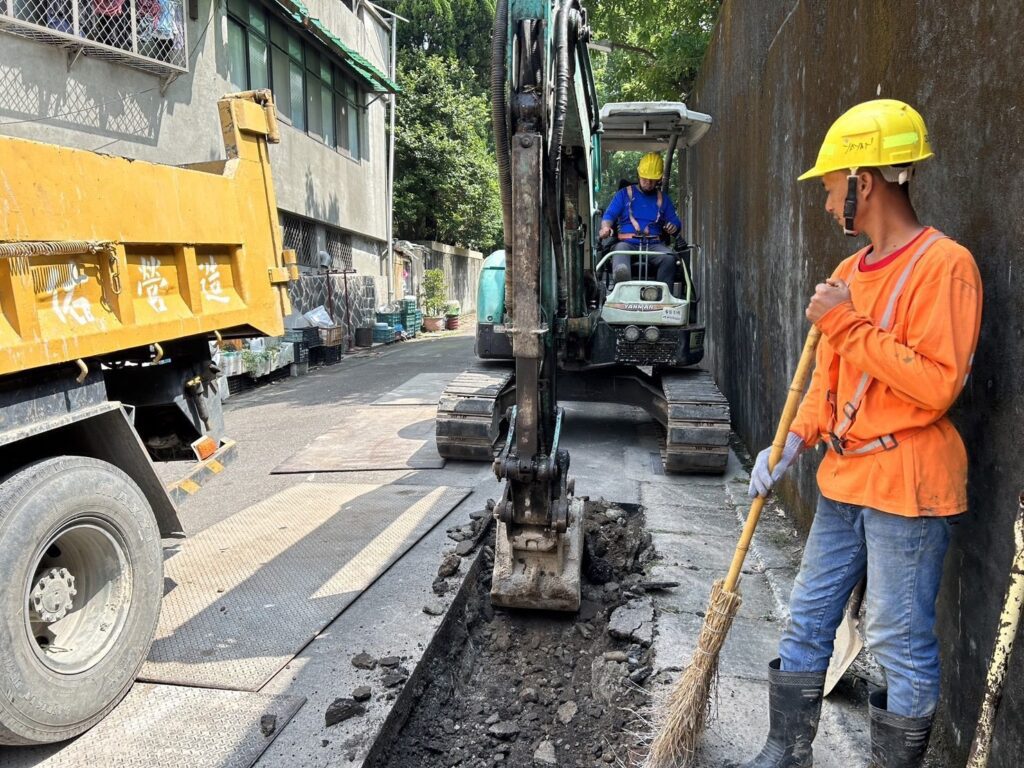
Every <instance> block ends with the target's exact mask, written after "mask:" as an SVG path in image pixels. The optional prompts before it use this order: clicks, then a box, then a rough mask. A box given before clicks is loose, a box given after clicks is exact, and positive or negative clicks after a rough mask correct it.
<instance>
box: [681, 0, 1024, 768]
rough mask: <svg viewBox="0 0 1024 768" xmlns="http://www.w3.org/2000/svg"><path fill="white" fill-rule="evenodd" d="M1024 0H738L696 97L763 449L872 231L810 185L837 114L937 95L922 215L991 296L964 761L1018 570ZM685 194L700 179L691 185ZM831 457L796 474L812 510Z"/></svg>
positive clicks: (966, 575) (955, 697)
mask: <svg viewBox="0 0 1024 768" xmlns="http://www.w3.org/2000/svg"><path fill="white" fill-rule="evenodd" d="M1022 28H1024V7H1022V5H1021V4H1020V2H1018V0H992V1H991V2H980V1H975V2H968V1H966V0H957V1H956V2H947V3H926V2H910V1H909V0H818V1H817V2H807V1H806V0H804V1H800V0H764V2H760V3H757V4H756V8H755V7H754V4H752V3H748V2H740V1H738V0H726V1H725V2H724V4H723V7H722V11H721V16H720V18H719V22H718V25H717V27H716V29H715V30H714V33H713V40H712V43H711V47H710V50H709V52H708V55H707V58H706V60H705V62H704V67H703V72H702V75H701V78H700V80H699V82H698V84H697V87H696V89H695V92H694V94H693V95H692V96H691V97H690V99H689V102H690V105H691V106H692V107H694V108H695V109H698V110H700V111H702V112H708V113H710V114H711V115H712V116H713V118H714V120H715V125H714V128H713V129H712V131H711V133H710V134H709V135H708V137H707V138H706V139H705V140H704V141H703V143H701V144H699V145H698V146H697V147H696V149H695V151H694V152H693V153H691V156H690V158H689V160H688V168H687V169H686V170H687V173H686V175H685V178H686V181H685V182H684V183H685V184H686V185H687V186H688V187H689V188H690V190H691V191H692V192H693V194H694V199H695V220H694V222H693V227H694V240H695V241H696V242H698V243H700V244H702V245H703V246H704V248H705V252H704V253H705V258H704V259H703V262H702V266H701V269H700V274H701V275H702V286H703V293H704V308H705V312H706V314H707V323H708V330H709V333H708V348H709V355H708V360H709V363H710V365H711V367H712V369H713V370H714V372H715V374H716V376H717V378H718V380H719V382H720V383H721V385H722V386H723V389H724V390H725V391H726V393H727V394H728V396H729V399H730V401H731V403H732V407H733V414H734V419H735V427H736V429H737V431H738V432H739V433H740V435H741V436H742V437H743V439H744V440H745V441H746V442H747V444H748V446H750V447H751V448H752V449H756V448H760V447H761V446H763V445H765V444H767V442H768V441H769V440H770V439H771V434H772V432H773V431H774V425H775V420H776V419H777V416H778V413H779V411H780V410H781V406H782V403H783V401H784V399H785V394H786V386H787V383H788V380H789V377H790V376H791V375H792V373H793V369H794V367H795V361H796V358H797V355H798V353H799V349H800V346H801V343H802V339H803V336H804V334H805V333H806V331H807V327H808V325H807V322H806V321H805V319H804V317H803V309H804V306H805V305H806V302H807V298H808V297H809V295H810V293H811V291H812V290H813V286H814V284H815V283H816V282H818V281H819V280H821V279H822V278H824V277H826V276H827V275H828V274H829V273H830V272H831V270H832V268H833V267H834V266H835V265H836V263H838V261H839V260H840V259H842V258H843V257H844V256H845V255H847V254H848V253H850V252H852V251H853V250H855V249H856V248H857V247H859V245H860V243H859V242H853V241H851V240H849V239H847V238H844V237H843V235H842V234H841V233H839V232H838V231H837V230H836V228H835V225H834V223H833V222H832V221H831V220H830V218H829V217H828V216H827V215H826V214H825V213H824V210H823V204H824V198H823V195H822V190H821V187H820V184H818V183H817V182H805V183H800V184H798V183H797V182H796V177H797V176H798V175H799V174H800V173H801V172H802V171H803V170H805V169H806V168H808V167H810V166H811V165H812V164H813V162H814V158H815V155H816V153H817V148H818V145H819V143H820V141H821V139H822V137H823V136H824V133H825V130H826V129H827V128H828V126H829V124H830V123H831V122H832V120H834V119H835V118H836V117H837V116H838V115H839V114H841V113H842V112H843V111H844V110H845V109H846V108H848V107H849V106H852V105H853V104H855V103H857V102H860V101H864V100H867V99H870V98H874V97H876V96H877V95H879V94H880V95H882V96H885V97H892V98H899V99H904V100H906V101H909V102H911V103H912V104H914V105H915V106H917V107H918V109H920V111H921V112H922V113H923V114H924V116H925V119H926V120H927V122H928V125H929V129H930V132H931V142H932V145H933V147H934V149H935V152H936V155H937V157H936V158H935V159H933V160H930V161H929V162H928V163H927V164H926V165H925V166H923V167H922V172H921V173H920V174H919V176H918V178H917V180H916V181H915V183H914V185H913V187H912V197H913V199H914V201H915V204H916V206H917V208H918V211H919V213H920V214H921V217H922V219H923V221H925V222H926V223H929V224H933V225H935V226H937V227H939V228H940V229H942V230H944V231H945V232H946V233H947V234H949V235H950V236H952V237H953V238H955V239H956V240H958V241H960V242H961V243H963V244H965V245H966V246H967V247H968V248H970V249H971V251H972V252H973V253H974V255H975V257H976V259H977V261H978V264H979V266H980V268H981V273H982V277H983V279H984V284H985V315H984V320H983V328H982V337H981V342H980V345H979V348H978V355H977V359H976V364H975V369H974V374H973V375H972V377H971V379H970V381H969V383H968V385H967V388H966V390H965V391H964V394H963V395H962V396H961V398H960V401H959V403H958V404H957V406H956V407H955V410H954V418H955V421H956V423H957V425H958V427H959V428H960V430H961V432H962V434H963V435H964V438H965V441H966V443H967V447H968V452H969V455H970V462H971V463H970V502H971V512H970V513H969V514H968V515H966V516H964V519H963V520H962V521H961V522H960V524H959V525H957V526H956V527H955V528H954V534H953V544H952V547H951V550H950V555H949V558H948V560H947V570H946V576H945V581H944V582H943V589H942V594H941V597H940V606H939V609H940V627H939V632H940V636H941V642H942V651H943V663H944V666H943V669H944V680H943V693H944V699H943V704H942V707H941V709H942V711H941V713H940V718H939V725H938V733H937V737H938V738H939V739H940V742H941V745H940V751H941V752H944V753H945V754H946V755H947V756H948V758H949V761H950V764H953V765H956V764H959V765H962V764H963V760H964V758H965V756H966V750H967V748H968V746H969V744H970V740H971V738H972V736H973V731H974V720H975V718H976V716H977V712H978V707H979V703H980V700H981V695H982V686H983V681H984V669H985V666H986V664H987V660H988V657H989V654H990V652H991V648H992V642H993V638H994V635H995V628H996V623H997V619H998V615H999V610H1000V606H1001V602H1002V595H1003V590H1004V588H1005V585H1006V580H1007V569H1008V567H1009V562H1010V557H1011V549H1012V545H1013V536H1012V533H1011V525H1012V520H1013V517H1014V515H1015V514H1016V510H1017V494H1018V491H1020V489H1021V488H1022V487H1024V460H1022V455H1024V454H1022V451H1021V449H1020V444H1019V441H1020V438H1021V434H1022V431H1024V425H1022V415H1024V385H1022V383H1021V376H1020V374H1019V373H1018V372H1019V370H1020V369H1021V367H1022V364H1024V344H1022V343H1021V340H1022V339H1024V315H1022V313H1021V311H1020V309H1019V307H1020V304H1021V299H1020V293H1019V292H1020V291H1021V290H1022V281H1021V274H1022V267H1024V257H1022V255H1021V245H1020V244H1021V242H1022V241H1024V217H1022V216H1021V213H1020V212H1021V210H1022V209H1024V174H1021V172H1020V167H1021V157H1022V150H1024V128H1022V120H1021V110H1022V109H1024V64H1022V62H1024V38H1022V37H1021V35H1020V30H1021V29H1022ZM680 197H683V195H680ZM814 464H816V461H813V462H812V461H811V460H806V459H805V460H804V462H803V465H802V467H801V471H800V472H799V473H798V474H797V475H796V477H795V478H794V479H793V481H791V482H789V483H788V484H787V486H786V487H785V488H784V493H785V494H786V496H787V497H788V500H789V501H790V502H791V503H792V505H793V506H795V507H796V508H798V509H799V510H800V513H801V522H802V524H803V525H804V526H806V525H807V524H808V523H809V520H810V514H811V510H812V509H813V503H814V498H815V485H814V478H813V470H814V466H813V465H814ZM1022 707H1024V650H1020V649H1018V653H1017V654H1016V656H1015V658H1014V659H1013V662H1012V664H1011V668H1010V673H1009V682H1008V686H1007V691H1006V696H1005V698H1004V700H1003V703H1002V709H1001V713H1000V718H999V721H998V723H997V728H996V742H995V748H994V753H993V757H992V760H991V762H990V765H991V766H993V768H994V767H995V766H1016V765H1017V764H1018V763H1019V758H1018V757H1017V755H1019V754H1020V752H1021V750H1022V749H1024V722H1022V715H1021V712H1022Z"/></svg>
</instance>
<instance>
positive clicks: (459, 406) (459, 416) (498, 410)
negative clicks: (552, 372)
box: [436, 368, 515, 461]
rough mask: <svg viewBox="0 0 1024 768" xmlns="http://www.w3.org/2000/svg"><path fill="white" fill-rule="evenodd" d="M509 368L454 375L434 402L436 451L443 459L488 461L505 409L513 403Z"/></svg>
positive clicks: (512, 384) (496, 439)
mask: <svg viewBox="0 0 1024 768" xmlns="http://www.w3.org/2000/svg"><path fill="white" fill-rule="evenodd" d="M514 373H515V372H514V371H513V370H512V369H511V368H472V369H470V370H468V371H464V372H462V373H460V374H459V375H458V376H456V377H455V378H454V379H452V380H451V382H449V383H448V386H447V387H445V389H444V391H443V392H442V393H441V397H440V399H439V400H438V403H437V426H436V435H437V452H438V453H440V454H441V455H442V456H443V457H444V458H446V459H462V460H467V461H491V460H492V459H493V458H494V450H495V446H496V445H497V443H498V442H499V441H500V440H501V438H502V422H503V421H504V419H505V410H506V409H507V408H508V406H509V405H512V404H513V403H514V402H515V385H514V383H513V380H512V379H513V376H514Z"/></svg>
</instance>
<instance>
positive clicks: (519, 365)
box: [436, 0, 729, 611]
mask: <svg viewBox="0 0 1024 768" xmlns="http://www.w3.org/2000/svg"><path fill="white" fill-rule="evenodd" d="M589 39H590V28H589V25H588V18H587V12H586V10H585V9H584V8H583V7H582V5H581V4H580V2H579V0H499V1H498V2H497V3H496V13H495V26H494V35H493V38H492V57H491V83H490V85H491V106H492V110H491V113H492V122H493V128H494V137H495V145H496V152H497V165H498V172H499V181H500V190H501V200H502V212H503V225H504V239H505V248H504V250H503V251H498V252H496V253H495V254H492V255H491V256H490V257H488V259H487V260H486V261H485V263H484V268H483V270H482V272H481V278H480V294H479V296H478V304H479V306H480V309H479V315H480V319H481V322H480V324H479V325H478V328H477V339H476V342H477V343H476V350H477V355H478V357H480V358H481V360H482V361H495V360H498V361H506V362H505V363H504V364H503V365H502V364H500V363H499V364H498V365H494V364H487V363H485V362H481V363H480V364H477V365H475V366H474V367H473V368H472V369H471V370H469V371H466V372H465V373H463V374H460V375H459V376H457V377H456V378H455V379H454V380H453V381H452V382H451V383H450V384H449V385H448V386H447V387H446V389H445V390H444V392H443V393H442V395H441V398H440V400H439V403H438V414H437V427H436V431H437V445H438V450H439V452H440V453H441V455H442V456H445V457H447V458H453V459H469V460H478V461H492V462H493V467H494V472H495V474H496V476H497V477H498V479H499V480H501V481H503V488H502V493H501V496H500V498H499V500H498V501H497V502H496V503H495V505H494V515H495V518H496V520H497V534H496V546H495V558H494V573H493V578H492V587H491V601H492V603H493V604H495V605H498V606H502V607H509V608H530V609H545V610H560V611H576V610H577V609H578V608H579V605H580V573H581V565H582V557H583V524H582V523H583V501H582V499H580V498H577V497H576V496H575V494H574V482H573V480H572V479H570V477H569V453H568V451H567V450H566V449H565V448H563V447H561V445H560V438H561V433H562V426H563V423H564V412H563V410H562V408H560V407H559V402H560V401H591V402H607V403H620V404H626V405H633V406H639V407H641V408H643V409H644V410H645V411H647V412H648V413H649V414H650V415H651V416H652V418H653V419H654V420H655V421H657V422H658V423H659V424H660V425H661V426H662V427H663V428H664V432H665V442H664V449H663V461H664V467H665V470H666V471H667V472H670V473H691V472H698V473H720V472H722V471H723V470H724V468H725V463H726V459H727V457H728V438H729V406H728V402H727V401H726V399H725V397H724V396H723V395H722V394H721V392H720V391H719V390H718V388H717V387H716V386H715V383H714V381H713V380H712V378H711V375H710V374H709V373H707V372H705V371H701V370H698V369H695V368H693V367H692V366H694V365H696V364H697V363H699V362H700V360H701V359H702V358H703V354H704V335H705V328H704V326H703V325H702V324H701V323H699V322H698V313H697V308H698V305H699V297H698V296H697V294H696V289H695V285H694V281H693V278H692V272H691V268H692V266H693V265H692V263H691V262H692V260H693V258H694V257H695V255H696V254H698V253H699V249H698V248H696V247H695V246H690V245H687V244H685V243H679V244H678V245H677V250H676V254H677V270H676V280H675V281H674V283H673V285H668V284H666V283H664V282H659V281H657V280H653V279H650V276H649V275H648V270H647V253H646V251H645V249H644V247H642V246H641V247H638V248H637V250H636V251H635V252H631V253H630V257H631V259H632V261H633V262H634V266H633V272H634V274H632V275H631V278H634V277H635V279H630V280H627V281H625V282H619V283H617V284H615V283H613V281H612V278H611V263H610V262H611V254H610V253H606V252H605V251H606V246H607V243H606V244H604V245H603V244H602V243H600V242H599V241H598V238H597V233H598V230H599V228H600V218H601V212H600V210H599V209H598V208H597V198H598V195H599V193H600V191H601V189H600V179H601V173H600V167H601V156H602V151H642V152H648V151H661V152H665V153H667V155H668V160H669V162H668V163H667V164H666V170H665V177H664V179H663V183H664V184H665V185H667V184H668V178H669V174H670V173H671V160H672V158H673V156H674V155H675V154H676V153H677V152H678V151H680V150H684V149H685V148H687V147H689V146H691V145H692V144H693V143H695V142H696V141H697V140H699V139H700V138H701V137H702V136H703V135H704V134H705V133H706V132H707V130H708V129H709V128H710V125H711V118H710V117H708V116H707V115H702V114H699V113H696V112H692V111H690V110H688V109H687V108H686V106H685V105H683V104H679V103H671V102H650V103H623V104H609V105H606V106H605V108H604V109H599V107H598V100H597V93H596V89H595V85H594V78H593V73H592V70H591V63H590V57H589V50H588V46H587V43H588V41H589ZM509 363H511V365H510V364H509Z"/></svg>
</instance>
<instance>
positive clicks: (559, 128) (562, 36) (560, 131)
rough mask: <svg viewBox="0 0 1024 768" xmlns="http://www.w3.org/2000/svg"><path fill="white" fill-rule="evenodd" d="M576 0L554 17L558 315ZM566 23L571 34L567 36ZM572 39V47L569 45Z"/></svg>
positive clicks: (552, 166)
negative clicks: (561, 204)
mask: <svg viewBox="0 0 1024 768" xmlns="http://www.w3.org/2000/svg"><path fill="white" fill-rule="evenodd" d="M579 9H580V4H579V0H565V1H564V2H563V3H562V5H561V7H560V8H559V9H558V15H557V16H556V17H555V72H554V75H555V76H554V81H555V98H554V105H553V109H554V114H553V115H552V122H551V146H550V149H549V152H550V157H549V158H548V163H549V177H550V179H551V183H550V184H549V185H548V195H547V198H548V200H547V206H546V207H547V214H548V224H549V229H550V231H551V241H552V245H553V246H554V250H555V271H556V280H557V283H558V316H559V317H565V315H566V309H567V306H568V303H569V287H568V285H567V282H566V273H567V271H568V270H567V265H566V263H565V241H564V240H563V239H562V221H561V219H562V215H561V211H560V210H558V208H557V207H556V206H557V203H558V201H559V197H560V196H561V192H562V139H563V138H564V137H565V119H566V113H567V112H568V109H569V62H570V61H571V56H572V54H573V53H574V52H575V48H576V39H575V38H576V37H577V36H578V33H579V27H580V22H581V20H582V16H581V14H580V10H579ZM570 26H571V27H572V29H571V33H572V34H571V35H570ZM570 36H571V37H572V38H573V46H572V50H570V47H569V40H570Z"/></svg>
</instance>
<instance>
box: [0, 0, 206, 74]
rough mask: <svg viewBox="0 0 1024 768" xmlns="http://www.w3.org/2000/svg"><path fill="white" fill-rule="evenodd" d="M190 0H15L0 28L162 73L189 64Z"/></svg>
mask: <svg viewBox="0 0 1024 768" xmlns="http://www.w3.org/2000/svg"><path fill="white" fill-rule="evenodd" d="M183 4H184V0H11V1H9V2H0V29H2V30H4V31H6V32H10V33H12V34H15V35H19V36H21V37H28V38H31V39H34V40H38V41H40V42H44V43H50V44H52V45H59V46H61V47H63V48H67V49H68V50H69V51H77V52H81V53H84V54H85V55H86V56H94V57H96V58H101V59H107V60H110V61H115V62H118V63H121V64H126V65H128V66H131V67H134V68H136V69H143V70H146V71H148V72H153V73H156V74H160V75H166V76H174V75H175V74H176V73H177V72H183V71H186V70H187V69H188V56H187V50H188V48H187V39H186V31H185V21H184V12H183V11H184V9H183Z"/></svg>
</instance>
